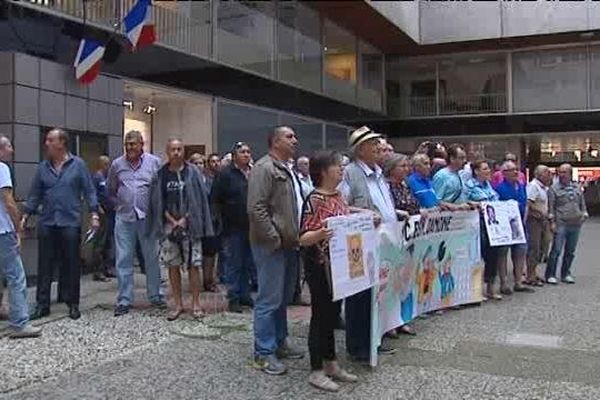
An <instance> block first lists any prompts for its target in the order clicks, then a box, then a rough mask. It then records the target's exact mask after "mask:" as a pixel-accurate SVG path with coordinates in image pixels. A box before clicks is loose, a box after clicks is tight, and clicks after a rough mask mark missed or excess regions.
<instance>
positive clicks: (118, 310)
mask: <svg viewBox="0 0 600 400" xmlns="http://www.w3.org/2000/svg"><path fill="white" fill-rule="evenodd" d="M125 314H129V306H122V305H118V306H116V307H115V317H120V316H122V315H125Z"/></svg>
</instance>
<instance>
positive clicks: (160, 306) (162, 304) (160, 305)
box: [150, 299, 167, 310]
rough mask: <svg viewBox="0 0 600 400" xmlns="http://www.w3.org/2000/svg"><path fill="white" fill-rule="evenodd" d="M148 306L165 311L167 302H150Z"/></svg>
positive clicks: (161, 300)
mask: <svg viewBox="0 0 600 400" xmlns="http://www.w3.org/2000/svg"><path fill="white" fill-rule="evenodd" d="M150 304H152V307H154V308H158V309H159V310H166V309H167V302H166V301H164V300H163V299H160V300H156V301H152V302H150Z"/></svg>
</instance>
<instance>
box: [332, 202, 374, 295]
mask: <svg viewBox="0 0 600 400" xmlns="http://www.w3.org/2000/svg"><path fill="white" fill-rule="evenodd" d="M327 228H329V229H331V230H333V238H332V239H331V240H330V241H329V256H330V257H331V265H332V266H335V267H332V268H331V280H332V286H333V299H334V300H340V299H343V298H346V297H349V296H352V295H353V294H355V293H358V292H362V291H363V290H366V289H369V288H371V287H373V286H374V285H375V284H376V283H377V277H378V274H379V272H378V270H377V263H376V254H375V251H376V244H377V234H376V232H375V226H374V224H373V215H372V214H367V213H358V214H353V215H350V216H343V217H333V218H329V219H327Z"/></svg>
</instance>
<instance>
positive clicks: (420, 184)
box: [408, 172, 440, 208]
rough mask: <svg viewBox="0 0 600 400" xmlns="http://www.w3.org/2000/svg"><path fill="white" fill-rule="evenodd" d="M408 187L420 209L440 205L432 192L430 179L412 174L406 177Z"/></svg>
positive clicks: (415, 173)
mask: <svg viewBox="0 0 600 400" xmlns="http://www.w3.org/2000/svg"><path fill="white" fill-rule="evenodd" d="M408 187H410V190H411V191H412V194H413V196H415V199H417V201H418V202H419V206H421V208H433V207H437V205H438V204H439V203H440V201H439V200H438V197H437V195H436V194H435V191H434V190H433V186H432V184H431V179H429V178H428V177H424V176H421V174H419V173H417V172H413V173H412V174H410V176H409V177H408Z"/></svg>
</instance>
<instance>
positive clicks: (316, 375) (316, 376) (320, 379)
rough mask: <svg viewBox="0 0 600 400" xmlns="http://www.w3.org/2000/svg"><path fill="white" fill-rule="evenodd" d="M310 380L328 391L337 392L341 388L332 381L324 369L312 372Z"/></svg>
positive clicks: (317, 386) (315, 385)
mask: <svg viewBox="0 0 600 400" xmlns="http://www.w3.org/2000/svg"><path fill="white" fill-rule="evenodd" d="M308 382H309V383H310V384H311V385H313V386H314V387H316V388H318V389H321V390H326V391H328V392H337V391H338V390H340V385H338V384H337V383H335V382H334V381H332V380H331V378H329V377H328V376H327V375H325V372H323V371H322V370H321V371H313V372H311V374H310V376H309V377H308Z"/></svg>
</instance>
